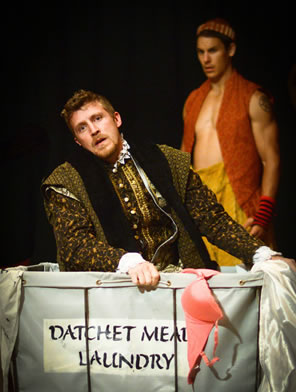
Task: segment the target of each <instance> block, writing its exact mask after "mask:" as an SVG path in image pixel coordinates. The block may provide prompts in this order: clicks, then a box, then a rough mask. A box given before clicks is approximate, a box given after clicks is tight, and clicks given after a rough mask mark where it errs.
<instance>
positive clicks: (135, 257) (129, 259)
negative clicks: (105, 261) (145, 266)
mask: <svg viewBox="0 0 296 392" xmlns="http://www.w3.org/2000/svg"><path fill="white" fill-rule="evenodd" d="M146 261H147V260H145V259H143V257H142V256H141V255H140V253H135V252H130V253H126V254H125V255H123V256H122V257H121V259H120V260H119V263H118V266H117V269H116V272H117V273H127V272H128V270H129V269H130V268H134V267H135V266H136V265H138V264H141V263H146Z"/></svg>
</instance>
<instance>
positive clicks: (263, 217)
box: [253, 196, 276, 228]
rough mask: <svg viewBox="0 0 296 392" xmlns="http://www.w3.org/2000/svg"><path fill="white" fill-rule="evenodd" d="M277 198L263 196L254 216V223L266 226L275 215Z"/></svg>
mask: <svg viewBox="0 0 296 392" xmlns="http://www.w3.org/2000/svg"><path fill="white" fill-rule="evenodd" d="M275 203H276V202H275V200H274V199H273V198H272V197H269V196H261V197H260V201H259V208H258V210H257V212H256V214H255V216H254V222H253V225H259V226H261V227H264V228H266V227H267V226H268V225H269V223H270V221H271V219H272V217H273V216H274V210H275Z"/></svg>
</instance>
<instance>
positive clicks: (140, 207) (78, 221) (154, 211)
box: [42, 146, 262, 271]
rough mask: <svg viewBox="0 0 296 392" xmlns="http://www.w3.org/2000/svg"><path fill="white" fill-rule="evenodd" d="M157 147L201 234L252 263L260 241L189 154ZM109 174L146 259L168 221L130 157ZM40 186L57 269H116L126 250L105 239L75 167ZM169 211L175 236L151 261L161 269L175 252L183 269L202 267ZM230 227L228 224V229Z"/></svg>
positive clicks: (166, 233)
mask: <svg viewBox="0 0 296 392" xmlns="http://www.w3.org/2000/svg"><path fill="white" fill-rule="evenodd" d="M160 148H161V150H162V151H163V152H164V154H165V156H166V158H167V160H168V163H169V165H170V168H171V172H172V177H173V182H174V186H175V188H176V190H177V191H178V193H179V195H180V196H181V198H182V199H183V201H184V203H185V205H186V207H187V209H188V211H189V213H190V214H191V216H192V218H193V220H194V221H195V223H196V224H197V226H198V227H199V229H200V231H201V233H202V234H203V235H205V236H207V238H208V239H209V241H211V242H212V243H214V244H215V245H217V246H219V247H222V248H223V249H224V250H225V251H228V252H230V253H232V254H234V255H235V256H236V257H239V258H241V259H242V260H243V261H244V262H246V263H251V262H252V256H253V254H254V253H255V250H256V249H257V248H258V247H259V246H261V245H262V242H260V241H257V240H255V239H253V238H251V237H250V236H249V235H248V234H247V233H246V232H245V231H244V230H243V229H242V228H241V226H239V225H238V224H237V223H235V222H234V221H233V220H232V219H231V218H230V217H229V216H228V215H227V214H226V213H225V211H224V210H223V208H222V206H221V205H220V204H217V200H216V197H215V195H214V193H213V192H211V191H210V190H209V189H208V188H207V187H205V186H204V185H203V183H202V182H201V180H200V177H199V176H198V175H197V174H196V173H194V172H193V170H192V169H191V168H190V154H188V153H184V152H181V151H179V150H176V149H173V148H171V147H167V146H160ZM109 175H110V179H111V181H112V183H113V185H114V188H115V190H116V192H117V194H118V196H119V198H120V201H121V204H122V207H123V210H124V211H125V214H126V216H127V218H128V220H129V222H130V225H131V228H132V230H133V232H134V236H135V239H136V240H137V241H138V243H139V245H140V249H141V253H142V254H143V257H144V258H147V259H148V260H150V258H151V255H153V254H154V253H155V251H156V249H157V248H158V247H159V246H160V245H161V244H162V243H163V242H164V241H167V240H168V239H169V238H170V237H171V236H172V234H173V233H174V228H173V225H172V223H171V221H170V219H169V218H168V217H167V216H166V215H165V214H164V213H162V212H161V211H160V210H159V209H158V208H157V207H156V206H155V204H154V201H153V200H152V198H151V196H150V194H149V192H148V191H147V190H146V188H145V186H144V184H143V183H142V180H141V179H140V176H139V174H138V172H137V169H136V168H135V166H134V164H133V162H132V160H128V161H127V162H126V164H125V165H120V166H119V167H118V168H117V172H113V171H112V167H110V169H109ZM52 185H54V186H55V188H59V189H62V188H65V189H67V190H68V192H70V193H69V195H73V198H71V197H66V196H63V195H62V194H59V193H57V192H55V191H54V190H52V189H51V186H52ZM42 189H43V192H44V197H45V209H46V212H47V216H48V219H49V222H50V223H51V224H52V226H53V229H54V233H55V237H56V243H57V253H58V255H57V258H58V261H59V263H60V268H61V270H99V271H115V270H116V267H117V265H118V262H119V260H120V258H121V257H122V255H123V254H125V253H126V251H125V250H124V249H118V248H113V247H111V246H110V245H109V244H108V243H107V241H106V237H105V235H104V231H103V228H102V226H101V224H100V222H99V220H98V217H97V215H96V214H95V212H94V210H93V208H92V205H91V203H90V200H89V197H88V195H87V192H86V189H85V187H84V184H83V181H82V179H81V178H80V176H79V174H78V172H77V171H76V170H75V169H74V168H73V167H72V166H71V165H70V164H69V163H68V162H65V163H64V164H63V165H61V166H59V167H58V168H57V169H56V170H55V171H54V172H53V173H52V174H51V175H50V177H49V178H47V179H46V180H45V181H44V183H43V187H42ZM78 200H79V201H78ZM170 212H171V214H172V217H173V219H174V221H175V223H176V224H177V226H178V237H177V239H176V241H174V242H171V241H168V243H167V244H166V246H164V247H163V248H161V251H160V252H158V257H157V260H155V261H154V262H155V264H156V266H157V268H158V269H159V270H164V269H165V268H167V267H168V265H169V264H174V263H175V262H176V260H177V259H178V257H179V258H180V259H181V261H182V264H183V266H184V268H203V267H204V264H203V262H202V260H201V258H200V255H199V253H198V250H197V249H196V247H195V245H194V244H193V242H192V241H191V240H190V238H189V235H188V233H187V232H186V230H185V228H184V226H183V224H182V222H181V221H180V219H179V218H178V216H177V215H176V213H175V211H173V210H172V211H170ZM111 213H112V211H110V214H111ZM229 226H232V232H231V233H229V231H228V228H229Z"/></svg>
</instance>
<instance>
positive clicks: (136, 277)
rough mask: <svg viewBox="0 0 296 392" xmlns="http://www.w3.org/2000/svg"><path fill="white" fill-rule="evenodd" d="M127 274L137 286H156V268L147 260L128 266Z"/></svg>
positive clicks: (157, 277) (157, 279) (157, 280)
mask: <svg viewBox="0 0 296 392" xmlns="http://www.w3.org/2000/svg"><path fill="white" fill-rule="evenodd" d="M128 274H129V275H130V277H131V278H132V281H133V283H134V284H136V285H138V286H156V285H157V284H158V282H159V278H160V275H159V272H158V270H157V269H156V267H155V266H154V265H153V264H152V263H150V262H149V261H146V262H145V263H140V264H137V265H136V266H135V267H133V268H130V269H129V270H128Z"/></svg>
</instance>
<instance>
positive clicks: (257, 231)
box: [244, 218, 265, 239]
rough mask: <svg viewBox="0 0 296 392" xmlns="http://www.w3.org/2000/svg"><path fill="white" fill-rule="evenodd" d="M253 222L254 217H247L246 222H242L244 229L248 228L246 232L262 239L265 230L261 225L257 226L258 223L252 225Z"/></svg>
mask: <svg viewBox="0 0 296 392" xmlns="http://www.w3.org/2000/svg"><path fill="white" fill-rule="evenodd" d="M253 222H254V218H248V219H247V220H246V222H245V223H244V228H245V229H246V230H248V232H249V233H250V234H251V235H252V236H254V237H256V238H260V239H263V238H264V235H265V230H264V228H263V227H261V226H259V225H254V226H253Z"/></svg>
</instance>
